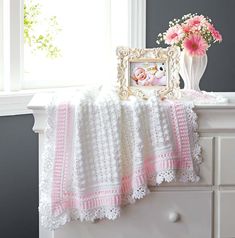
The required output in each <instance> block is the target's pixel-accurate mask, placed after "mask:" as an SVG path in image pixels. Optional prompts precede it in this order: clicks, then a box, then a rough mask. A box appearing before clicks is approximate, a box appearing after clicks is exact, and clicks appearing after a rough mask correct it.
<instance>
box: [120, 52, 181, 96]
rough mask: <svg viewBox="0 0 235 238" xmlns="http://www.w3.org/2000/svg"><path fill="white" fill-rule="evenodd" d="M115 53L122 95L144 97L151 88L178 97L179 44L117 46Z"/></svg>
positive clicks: (159, 92) (149, 92) (160, 94)
mask: <svg viewBox="0 0 235 238" xmlns="http://www.w3.org/2000/svg"><path fill="white" fill-rule="evenodd" d="M116 53H117V58H118V91H119V95H120V97H121V99H127V98H128V97H129V96H130V95H134V96H138V97H140V98H143V99H147V98H148V96H149V95H150V94H151V93H152V92H153V91H154V92H155V93H157V94H158V95H159V96H160V97H171V98H179V97H180V90H179V56H180V49H179V48H178V47H168V48H152V49H136V48H125V47H118V48H117V52H116Z"/></svg>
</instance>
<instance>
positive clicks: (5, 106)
mask: <svg viewBox="0 0 235 238" xmlns="http://www.w3.org/2000/svg"><path fill="white" fill-rule="evenodd" d="M77 88H79V87H76V88H75V87H73V88H72V89H77ZM65 89H71V88H48V89H35V90H21V91H16V92H0V116H15V115H25V114H32V113H33V111H32V110H31V109H30V108H29V107H28V104H29V102H31V100H32V99H33V97H34V95H35V94H41V97H37V101H38V104H40V105H44V106H45V105H46V100H48V98H46V97H43V95H45V96H46V95H50V93H52V92H55V91H61V90H65Z"/></svg>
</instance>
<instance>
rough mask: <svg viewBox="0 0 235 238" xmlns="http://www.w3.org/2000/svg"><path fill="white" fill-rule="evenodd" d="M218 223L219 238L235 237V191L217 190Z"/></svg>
mask: <svg viewBox="0 0 235 238" xmlns="http://www.w3.org/2000/svg"><path fill="white" fill-rule="evenodd" d="M218 201H219V204H218V205H219V214H218V219H219V221H218V224H219V233H220V236H219V237H220V238H234V237H235V191H221V192H219V199H218Z"/></svg>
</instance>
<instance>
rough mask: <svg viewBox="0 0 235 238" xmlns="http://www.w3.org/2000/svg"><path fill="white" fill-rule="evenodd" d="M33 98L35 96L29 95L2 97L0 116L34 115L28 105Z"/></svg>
mask: <svg viewBox="0 0 235 238" xmlns="http://www.w3.org/2000/svg"><path fill="white" fill-rule="evenodd" d="M32 98H33V94H28V95H14V96H13V95H5V96H2V95H1V96H0V116H15V115H23V114H32V110H30V109H28V108H27V105H28V104H29V102H30V101H31V99H32Z"/></svg>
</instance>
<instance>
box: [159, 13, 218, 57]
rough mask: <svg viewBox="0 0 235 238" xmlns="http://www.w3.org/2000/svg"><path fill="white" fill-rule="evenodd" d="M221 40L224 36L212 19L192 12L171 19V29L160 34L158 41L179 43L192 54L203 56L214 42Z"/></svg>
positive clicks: (171, 43)
mask: <svg viewBox="0 0 235 238" xmlns="http://www.w3.org/2000/svg"><path fill="white" fill-rule="evenodd" d="M221 41H222V36H221V34H220V33H219V31H217V30H216V29H215V27H214V26H213V24H212V23H211V19H209V18H208V17H204V16H203V15H198V14H197V13H195V14H191V13H190V14H187V15H184V16H183V17H182V18H181V19H174V20H173V21H170V22H169V29H168V30H167V31H166V32H164V33H163V34H162V33H160V34H159V35H158V37H157V40H156V43H157V44H160V43H161V42H164V43H166V44H169V45H177V46H179V47H180V49H181V50H183V49H184V50H185V51H186V52H188V53H189V54H190V55H192V56H201V55H204V54H205V53H206V51H207V49H208V48H209V47H210V46H211V44H212V43H214V42H221Z"/></svg>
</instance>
